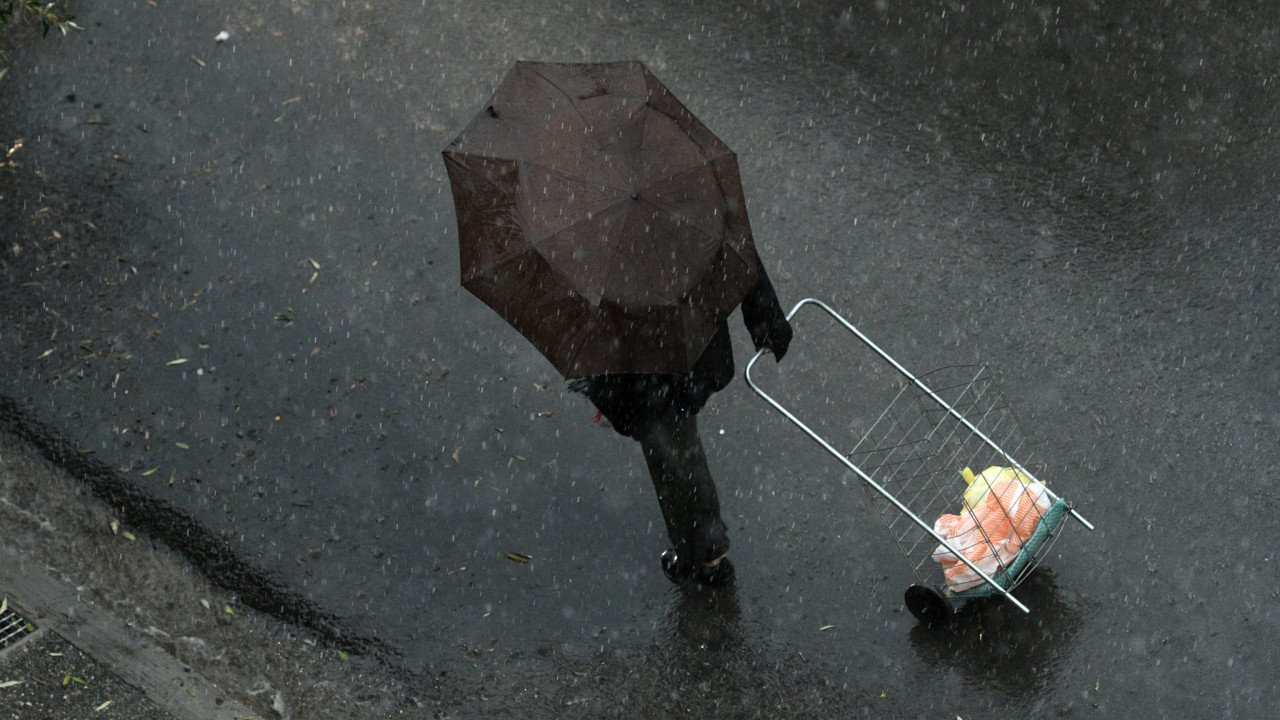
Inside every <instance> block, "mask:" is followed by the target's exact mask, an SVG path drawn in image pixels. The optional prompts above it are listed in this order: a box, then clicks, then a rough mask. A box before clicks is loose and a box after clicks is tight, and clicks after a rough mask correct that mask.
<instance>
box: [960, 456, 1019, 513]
mask: <svg viewBox="0 0 1280 720" xmlns="http://www.w3.org/2000/svg"><path fill="white" fill-rule="evenodd" d="M960 475H961V476H962V477H963V478H964V481H965V482H966V483H968V485H969V487H968V489H966V490H965V491H964V506H965V507H966V508H969V509H970V510H972V509H974V508H977V507H981V506H982V504H983V503H984V502H986V500H987V496H988V494H989V493H990V492H991V489H992V487H994V486H995V484H996V483H998V482H1001V481H1007V482H1021V483H1022V484H1023V485H1030V484H1031V478H1029V477H1027V476H1026V475H1024V474H1022V473H1020V472H1018V471H1017V470H1016V469H1014V468H1011V467H1000V466H999V465H992V466H991V467H989V468H987V469H986V470H983V471H982V474H980V475H977V476H975V475H974V474H973V471H972V470H970V469H969V468H965V469H964V470H961V471H960Z"/></svg>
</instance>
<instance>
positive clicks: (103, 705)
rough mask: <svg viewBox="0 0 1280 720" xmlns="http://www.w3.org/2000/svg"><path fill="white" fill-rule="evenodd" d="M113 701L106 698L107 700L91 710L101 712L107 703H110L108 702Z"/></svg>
mask: <svg viewBox="0 0 1280 720" xmlns="http://www.w3.org/2000/svg"><path fill="white" fill-rule="evenodd" d="M113 702H115V701H114V700H108V701H106V702H104V703H102V704H101V705H99V706H98V707H96V708H94V709H93V711H94V712H102V711H103V710H106V709H107V706H108V705H110V704H111V703H113Z"/></svg>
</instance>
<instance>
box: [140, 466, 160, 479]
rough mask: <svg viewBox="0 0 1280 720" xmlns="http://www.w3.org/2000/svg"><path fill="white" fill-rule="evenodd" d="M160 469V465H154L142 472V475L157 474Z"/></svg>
mask: <svg viewBox="0 0 1280 720" xmlns="http://www.w3.org/2000/svg"><path fill="white" fill-rule="evenodd" d="M159 469H160V468H159V467H153V468H151V469H150V470H148V471H146V472H144V473H142V477H147V476H148V475H155V473H156V471H157V470H159Z"/></svg>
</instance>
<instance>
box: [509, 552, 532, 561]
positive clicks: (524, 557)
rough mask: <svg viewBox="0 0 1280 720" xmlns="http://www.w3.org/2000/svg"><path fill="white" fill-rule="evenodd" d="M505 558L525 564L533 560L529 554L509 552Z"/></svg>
mask: <svg viewBox="0 0 1280 720" xmlns="http://www.w3.org/2000/svg"><path fill="white" fill-rule="evenodd" d="M507 558H508V559H510V560H515V561H516V562H518V563H527V562H529V561H530V560H532V559H533V556H532V555H530V554H529V553H520V552H509V553H507Z"/></svg>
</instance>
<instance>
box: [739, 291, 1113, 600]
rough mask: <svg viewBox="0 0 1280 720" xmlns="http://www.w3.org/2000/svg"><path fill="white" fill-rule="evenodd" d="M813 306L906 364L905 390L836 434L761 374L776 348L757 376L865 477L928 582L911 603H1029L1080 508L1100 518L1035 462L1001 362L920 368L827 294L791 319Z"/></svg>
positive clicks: (793, 417) (915, 589) (794, 418)
mask: <svg viewBox="0 0 1280 720" xmlns="http://www.w3.org/2000/svg"><path fill="white" fill-rule="evenodd" d="M802 308H815V309H819V310H822V311H825V312H826V313H827V314H829V315H830V316H831V317H832V318H833V319H834V320H835V321H836V322H837V323H839V325H841V326H843V327H844V328H845V329H847V330H848V331H849V332H850V333H851V334H852V335H854V336H855V337H856V338H857V339H858V340H860V341H861V342H862V343H863V344H865V345H866V347H868V348H870V349H871V350H873V351H874V352H875V354H876V355H878V356H879V357H880V358H881V359H883V360H884V361H885V362H887V363H888V364H889V365H890V366H891V367H892V368H893V369H894V370H896V371H897V374H899V375H901V376H902V379H903V381H902V382H901V387H900V389H897V391H896V395H892V393H893V392H894V391H893V389H892V388H890V390H889V394H887V395H886V397H889V396H890V395H892V397H893V399H892V400H891V401H890V402H889V403H888V406H887V407H886V408H885V409H884V411H883V412H882V413H880V415H879V416H878V417H877V418H876V419H875V420H874V422H872V423H871V424H870V425H869V426H863V427H859V428H858V429H857V430H858V431H857V432H856V433H844V434H847V435H848V437H847V438H833V439H830V440H829V439H828V438H826V437H824V436H823V435H822V434H819V432H818V431H817V430H815V429H813V428H812V427H811V426H810V424H806V423H805V422H804V421H803V420H801V419H800V417H799V416H798V415H797V414H796V412H795V411H793V410H791V409H788V408H787V407H785V406H784V405H783V404H782V403H781V402H779V401H778V400H777V399H775V398H774V396H773V395H771V394H769V393H768V392H766V391H765V390H764V389H763V388H761V387H760V385H759V384H758V383H757V381H756V379H755V378H753V377H752V368H753V367H754V366H755V364H756V361H758V360H759V359H760V357H761V355H763V354H764V352H765V351H764V350H761V351H760V352H757V353H756V354H755V356H754V357H752V358H751V360H750V362H748V363H747V367H746V371H745V373H744V374H745V376H746V381H747V384H748V385H749V386H750V387H751V389H752V390H753V391H755V392H756V394H758V395H760V397H762V398H764V400H765V401H767V402H768V403H769V404H770V405H772V406H773V408H774V409H775V410H777V411H778V412H780V413H782V414H783V416H785V417H786V418H787V419H788V420H790V421H791V422H792V423H794V424H795V425H796V426H798V427H799V428H800V429H801V430H803V431H804V432H805V434H807V435H808V436H809V437H810V438H812V439H813V440H814V441H816V442H817V443H818V444H819V445H821V446H822V447H823V448H824V449H825V450H826V451H827V452H829V453H831V455H833V456H834V457H835V458H836V459H837V460H839V461H840V462H841V463H842V464H843V465H844V466H845V467H846V468H848V469H849V470H850V471H852V472H853V473H854V474H855V475H856V476H857V477H858V478H859V479H861V481H862V485H863V487H864V488H865V489H866V492H867V495H868V497H869V499H870V501H871V504H872V506H873V507H874V508H875V510H876V514H877V515H878V516H879V517H880V520H881V521H882V522H883V524H884V526H885V527H886V528H887V529H888V530H889V532H890V534H891V535H893V537H894V539H895V540H896V541H897V543H898V547H899V549H900V550H901V551H902V553H903V555H905V556H906V557H907V560H908V561H909V562H910V563H911V566H912V569H913V570H914V572H915V575H916V578H917V581H918V582H916V583H913V584H912V585H911V586H910V587H908V588H907V590H906V592H905V594H904V600H905V602H906V605H907V608H908V609H909V610H910V611H911V614H912V615H914V616H915V617H916V619H917V620H919V621H921V622H922V623H925V624H928V625H937V624H945V623H946V622H948V621H950V619H951V618H952V617H953V616H954V614H955V612H956V610H958V609H959V607H960V606H961V605H962V604H963V603H965V602H967V601H968V600H970V599H973V598H978V597H988V596H995V595H1001V596H1003V597H1005V598H1006V599H1007V600H1008V601H1009V602H1011V603H1013V604H1014V605H1016V606H1017V607H1018V608H1019V609H1021V610H1022V611H1023V612H1028V613H1029V612H1030V609H1029V608H1027V606H1026V605H1023V604H1022V603H1021V602H1020V601H1019V600H1018V599H1017V598H1015V597H1014V596H1013V594H1012V592H1011V591H1012V590H1013V589H1014V588H1015V587H1017V585H1018V584H1019V583H1021V582H1022V581H1023V580H1024V579H1025V578H1026V577H1027V575H1028V574H1029V573H1030V572H1031V571H1032V570H1033V569H1035V567H1036V566H1037V565H1038V564H1039V563H1040V561H1041V560H1042V559H1044V557H1045V556H1046V554H1047V553H1048V551H1049V548H1050V547H1051V546H1052V545H1053V543H1054V541H1055V540H1056V539H1057V537H1058V535H1059V533H1060V531H1061V530H1062V527H1063V526H1064V525H1065V524H1066V521H1067V519H1068V518H1074V519H1075V520H1077V521H1079V522H1080V523H1081V524H1082V525H1084V526H1085V527H1086V528H1088V529H1089V530H1092V529H1093V525H1092V524H1090V523H1089V522H1088V521H1087V520H1085V519H1084V518H1083V517H1082V516H1081V515H1080V514H1079V513H1078V512H1076V510H1075V509H1074V508H1073V507H1072V506H1071V504H1070V503H1068V502H1067V501H1066V500H1064V499H1063V498H1061V497H1060V496H1059V495H1057V494H1056V492H1054V491H1053V490H1051V489H1050V487H1049V484H1048V483H1047V482H1044V481H1041V480H1040V479H1039V477H1038V476H1037V473H1036V472H1033V468H1034V469H1035V470H1036V471H1037V472H1042V471H1041V469H1040V467H1039V466H1037V465H1036V464H1035V463H1033V462H1032V457H1033V453H1032V450H1031V446H1030V443H1029V442H1028V440H1027V438H1026V437H1025V436H1024V435H1023V434H1022V431H1021V430H1020V428H1019V427H1018V423H1017V421H1016V419H1015V417H1014V415H1013V411H1012V409H1011V408H1010V407H1009V405H1008V403H1007V402H1006V401H1005V398H1004V395H1003V394H1002V393H1001V392H1000V390H999V388H998V387H997V385H996V382H995V379H994V378H993V376H992V374H991V372H990V370H989V369H988V368H986V367H985V366H961V367H950V368H944V369H942V370H937V371H934V372H931V373H928V374H926V375H923V376H916V375H914V374H912V373H911V372H910V371H908V370H907V369H906V368H905V367H903V366H902V365H901V364H900V363H898V361H896V360H894V359H893V358H892V357H890V356H889V354H888V353H886V352H885V351H884V350H882V349H880V347H879V346H877V345H876V344H875V343H874V342H872V341H871V339H870V338H868V337H867V336H866V335H864V334H863V333H862V332H861V331H860V330H858V329H857V328H856V327H854V326H853V324H851V323H850V322H849V321H848V320H846V319H845V318H844V317H842V316H841V315H840V314H839V313H837V312H836V311H835V310H833V309H832V308H831V307H830V306H828V305H827V304H825V303H823V302H821V301H819V300H815V299H813V298H806V299H804V300H801V301H800V302H799V303H797V304H796V306H795V307H794V308H792V309H791V312H790V313H788V314H787V319H788V320H792V319H793V318H794V317H795V316H796V314H797V312H799V311H800V310H801V309H802ZM830 402H831V400H830V398H826V399H824V402H823V403H810V404H811V405H813V404H826V403H830ZM844 402H846V403H847V401H844ZM830 434H831V433H828V435H830ZM838 442H845V443H847V444H848V445H849V447H846V448H844V449H841V448H839V447H837V444H836V443H838ZM1015 458H1016V459H1015Z"/></svg>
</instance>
